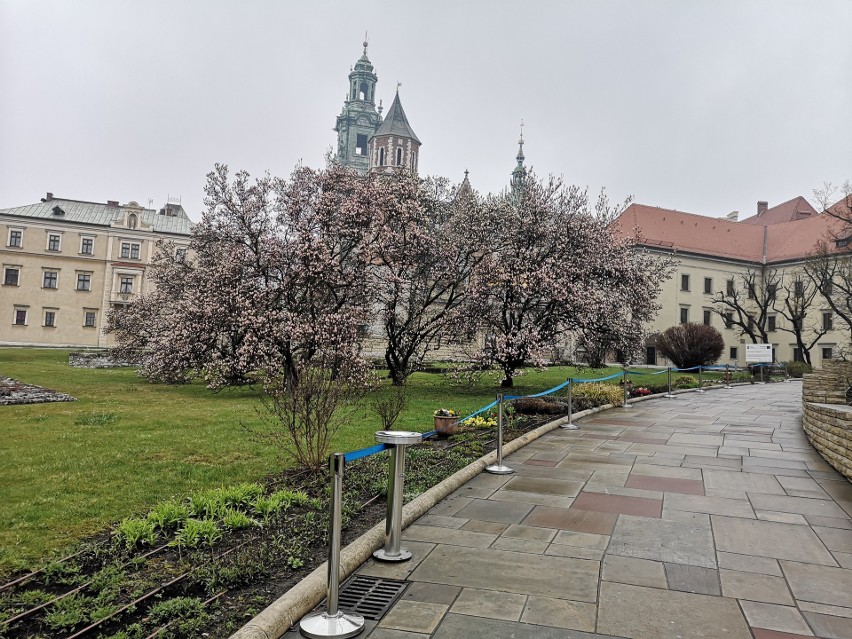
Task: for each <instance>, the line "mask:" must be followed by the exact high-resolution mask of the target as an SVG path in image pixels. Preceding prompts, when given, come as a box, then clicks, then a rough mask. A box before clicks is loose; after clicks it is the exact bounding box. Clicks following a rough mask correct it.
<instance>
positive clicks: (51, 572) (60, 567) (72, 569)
mask: <svg viewBox="0 0 852 639" xmlns="http://www.w3.org/2000/svg"><path fill="white" fill-rule="evenodd" d="M42 573H43V575H44V578H43V581H44V583H45V585H47V586H49V585H51V584H68V585H73V584H75V583H77V582H78V581H79V580H80V578H81V577H80V566H78V565H77V564H76V563H74V562H73V561H51V562H50V563H49V564H47V565H46V566H45V567H44V568H42Z"/></svg>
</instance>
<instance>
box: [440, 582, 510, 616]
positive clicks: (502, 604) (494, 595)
mask: <svg viewBox="0 0 852 639" xmlns="http://www.w3.org/2000/svg"><path fill="white" fill-rule="evenodd" d="M526 603H527V596H526V595H517V594H513V593H509V592H498V591H495V590H480V589H478V588H462V589H461V594H460V595H459V597H458V599H456V601H455V603H453V606H452V608H450V612H455V613H458V614H461V615H473V616H475V617H486V618H488V619H504V620H506V621H518V619H520V618H521V613H522V612H523V611H524V606H525V605H526Z"/></svg>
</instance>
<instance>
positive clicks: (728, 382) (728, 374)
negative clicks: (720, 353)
mask: <svg viewBox="0 0 852 639" xmlns="http://www.w3.org/2000/svg"><path fill="white" fill-rule="evenodd" d="M722 388H733V386H731V371H730V370H729V368H728V365H727V364H725V385H724V386H723V387H722Z"/></svg>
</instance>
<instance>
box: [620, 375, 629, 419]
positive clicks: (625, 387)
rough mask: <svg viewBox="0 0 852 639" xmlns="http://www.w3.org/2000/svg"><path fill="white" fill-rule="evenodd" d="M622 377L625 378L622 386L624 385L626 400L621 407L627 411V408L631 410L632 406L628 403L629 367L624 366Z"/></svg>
mask: <svg viewBox="0 0 852 639" xmlns="http://www.w3.org/2000/svg"><path fill="white" fill-rule="evenodd" d="M622 375H624V377H623V378H622V380H621V384H622V386H624V399H623V401H622V406H621V407H622V408H625V409H627V408H630V405H629V404H628V403H627V396H628V392H627V367H626V366H624V367H623V368H622Z"/></svg>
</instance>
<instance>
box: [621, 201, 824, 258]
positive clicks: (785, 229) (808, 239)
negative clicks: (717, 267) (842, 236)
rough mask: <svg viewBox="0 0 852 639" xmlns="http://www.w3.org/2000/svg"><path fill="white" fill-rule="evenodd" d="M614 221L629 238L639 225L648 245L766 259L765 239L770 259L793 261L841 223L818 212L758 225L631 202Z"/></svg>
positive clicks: (720, 255) (715, 254)
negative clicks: (801, 217) (800, 217)
mask: <svg viewBox="0 0 852 639" xmlns="http://www.w3.org/2000/svg"><path fill="white" fill-rule="evenodd" d="M793 201H794V200H791V202H793ZM786 204H789V203H785V205H786ZM776 208H779V207H776ZM761 217H762V216H761ZM613 224H614V225H615V227H616V229H617V231H618V232H619V233H621V234H622V235H627V236H630V237H633V236H634V235H635V230H637V229H638V231H639V234H640V236H641V241H640V242H639V243H640V244H641V245H642V246H647V247H649V248H659V249H663V250H672V251H677V252H681V253H693V254H697V255H706V256H708V257H720V258H723V259H732V260H739V261H746V262H756V263H761V262H762V261H763V259H764V239H765V240H766V241H765V251H766V255H765V257H766V261H767V262H784V261H792V260H796V259H800V258H804V257H806V256H807V255H808V254H809V253H811V252H812V251H813V249H814V247H815V245H816V244H817V242H819V241H820V240H824V239H826V238H827V237H828V235H829V230H830V229H831V228H832V227H833V226H834V225H835V224H837V222H836V220H834V219H833V218H831V217H830V216H827V215H815V216H813V217H808V218H804V219H799V220H795V221H788V222H780V221H779V222H775V223H772V224H767V225H759V226H758V225H756V224H753V223H749V224H744V223H742V222H733V221H730V220H728V219H725V218H715V217H706V216H704V215H695V214H693V213H683V212H681V211H673V210H670V209H661V208H658V207H655V206H646V205H644V204H631V205H630V206H629V207H627V209H626V210H625V211H624V212H623V213H622V214H621V215H620V216H619V217H618V218H617V219H616V220H615V222H614V223H613Z"/></svg>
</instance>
